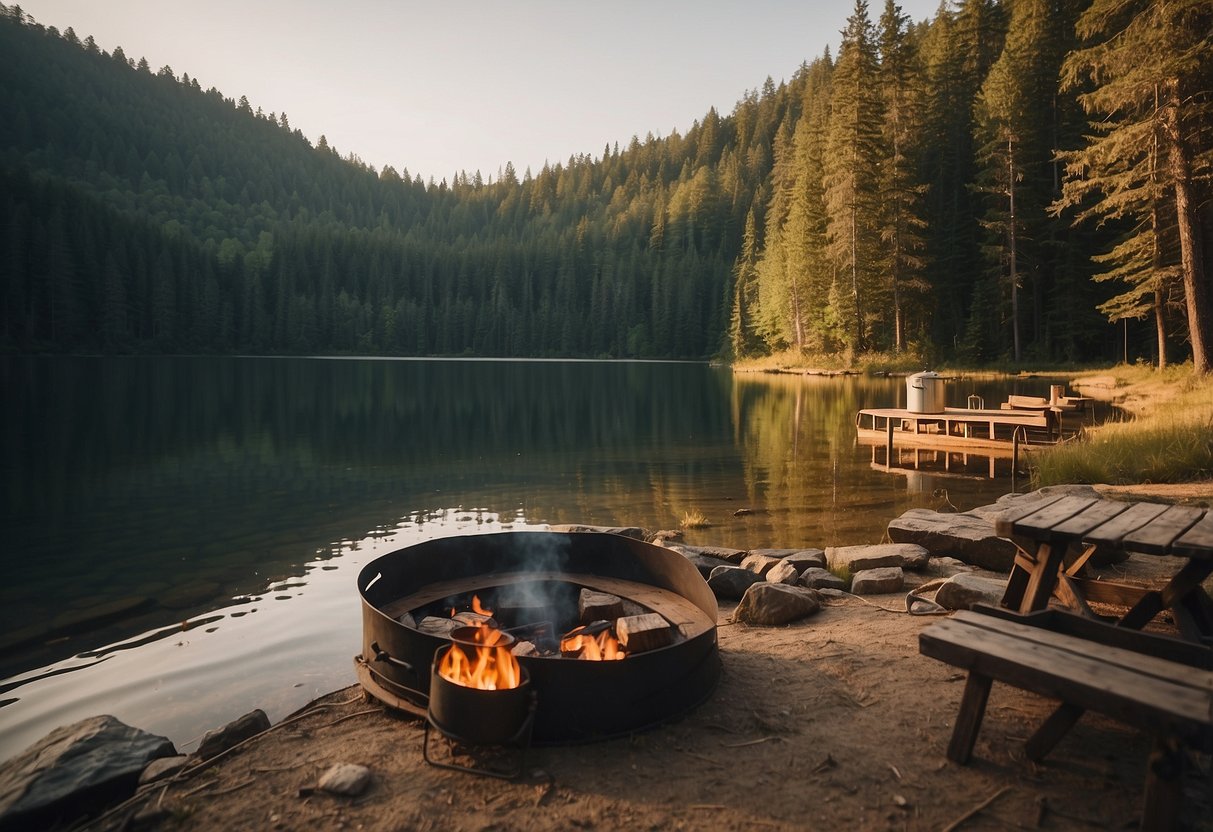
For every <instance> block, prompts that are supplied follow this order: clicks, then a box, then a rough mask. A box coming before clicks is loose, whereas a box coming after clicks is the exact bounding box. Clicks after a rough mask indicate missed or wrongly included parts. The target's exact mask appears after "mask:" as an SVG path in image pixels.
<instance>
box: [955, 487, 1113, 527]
mask: <svg viewBox="0 0 1213 832" xmlns="http://www.w3.org/2000/svg"><path fill="white" fill-rule="evenodd" d="M1101 496H1102V495H1100V493H1099V492H1098V491H1096V490H1095V489H1094V488H1092V487H1091V486H1089V485H1069V484H1067V485H1047V486H1045V487H1044V488H1038V489H1036V490H1035V491H1028V492H1026V493H1024V494H1003V495H1002V496H1001V497H999V498H998V500H996V501H995V502H993V503H991V504H989V505H985V506H978V507H977V508H974V509H969V511H967V512H965V513H966V514H971V515H974V516H976V517H981V518H983V519H985V520H989V521H990V523H991V524H992V523H993V522H994V520H995V519H996V518H997V517H998V515H1000V514H1002V513H1003V512H1004V511H1007V510H1009V509H1013V508H1019V507H1020V506H1027V505H1031V504H1032V503H1036V502H1041V501H1043V500H1048V499H1050V498H1053V497H1087V498H1089V499H1092V500H1097V499H1099V498H1100V497H1101Z"/></svg>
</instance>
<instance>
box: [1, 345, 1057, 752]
mask: <svg viewBox="0 0 1213 832" xmlns="http://www.w3.org/2000/svg"><path fill="white" fill-rule="evenodd" d="M1049 381H1050V380H1049V379H1045V378H1036V379H1023V380H1018V379H1017V380H1013V381H1000V382H992V381H966V380H957V381H952V382H951V383H949V385H948V393H947V395H948V403H949V404H952V405H963V404H964V403H965V401H966V399H967V397H968V396H969V395H971V394H977V395H981V396H983V397H984V399H985V401H986V403H987V405H989V406H997V402H999V401H1002V400H1003V399H1005V397H1006V395H1007V394H1009V393H1017V394H1022V395H1038V396H1046V395H1048V386H1049ZM0 382H2V384H3V389H4V390H5V391H6V396H5V406H4V407H3V408H0V426H2V427H3V430H2V432H0V437H2V440H0V441H2V442H3V451H2V454H0V465H2V468H0V489H2V490H3V495H2V497H3V499H2V500H0V507H2V508H0V511H2V512H3V514H2V515H0V531H2V533H3V540H4V546H3V555H2V565H3V569H4V576H5V578H4V582H3V586H2V588H0V678H3V681H2V682H0V759H5V758H8V757H11V756H13V755H14V754H16V753H17V752H19V751H20V750H21V749H22V748H23V747H25V746H26V745H27V744H29V743H30V742H32V741H33V740H35V739H37V738H38V737H40V736H42V735H43V734H45V733H46V732H47V731H49V730H51V729H52V728H54V727H56V726H57V725H60V724H64V723H67V722H71V721H74V720H77V719H80V718H83V717H85V716H90V715H93V714H98V713H111V714H114V715H115V716H117V717H119V718H120V719H122V720H124V721H126V722H128V723H130V724H133V725H137V726H139V727H141V728H145V729H148V730H151V731H155V732H157V733H162V734H165V735H167V736H168V737H170V738H171V739H172V740H174V742H176V743H177V744H178V746H179V747H183V748H184V749H186V750H188V749H190V748H192V745H193V744H194V743H196V741H197V739H198V738H199V737H200V735H201V734H202V733H203V732H204V731H206V730H208V729H210V728H212V727H215V726H218V725H220V724H223V723H224V722H227V721H229V720H231V719H233V718H235V717H237V716H239V715H240V714H242V713H245V712H246V711H249V710H251V709H253V708H255V707H261V708H263V709H265V710H266V711H267V713H268V714H269V715H270V717H271V719H273V720H277V719H280V718H281V717H283V716H285V715H286V714H288V713H289V712H291V711H292V710H294V709H296V708H298V707H300V706H302V705H303V704H305V703H306V702H308V701H309V700H310V699H312V698H314V697H316V696H318V695H320V694H322V693H325V692H328V691H330V690H333V689H336V688H339V687H342V686H344V685H347V684H350V683H352V682H353V681H354V675H353V663H352V659H353V656H354V655H355V654H356V653H357V652H358V651H359V650H360V645H361V618H360V607H359V603H360V602H359V596H358V592H357V588H356V586H355V583H354V581H355V577H356V575H357V572H358V570H359V568H360V567H361V566H362V565H363V564H365V563H366V562H367V561H368V560H371V559H373V558H375V557H377V556H378V555H380V554H383V553H386V552H389V551H392V550H394V549H397V548H400V547H402V546H407V545H410V544H412V543H416V542H419V541H422V540H426V539H430V538H433V537H437V536H443V535H459V534H469V533H477V532H485V531H495V530H501V529H530V528H544V527H545V526H546V525H547V524H557V523H586V524H595V525H609V526H616V525H628V526H641V527H644V528H646V529H650V530H658V529H669V528H675V527H677V526H678V525H679V523H680V522H681V520H682V517H683V515H684V514H685V513H688V512H699V513H702V514H703V515H704V516H705V517H706V518H707V520H708V521H709V523H710V524H711V525H710V526H708V527H706V528H701V529H694V530H691V531H688V532H687V541H688V542H691V543H699V544H710V545H721V546H733V547H737V548H759V547H774V548H788V547H809V546H814V547H823V548H824V547H825V546H829V545H834V544H849V543H864V542H878V541H879V540H880V539H881V537H882V535H883V534H884V529H885V526H886V524H887V523H888V521H889V520H891V519H892V518H894V517H896V516H897V515H899V514H900V513H901V512H903V511H905V510H906V509H908V508H911V507H918V506H926V507H938V506H940V505H943V504H944V503H951V504H952V505H955V506H956V507H958V508H960V509H962V510H963V509H967V508H971V507H973V506H975V505H980V504H983V503H988V502H992V501H993V500H994V499H996V498H997V497H998V496H999V495H1000V494H1003V493H1005V492H1007V491H1009V490H1010V482H1009V479H1007V476H1008V475H1009V464H1008V463H1007V462H1006V461H1002V462H1000V463H998V466H1000V467H997V468H996V469H995V474H996V475H997V477H996V478H994V479H991V478H990V477H989V476H988V472H989V460H988V459H983V458H974V459H971V460H969V461H968V464H967V465H966V464H964V461H963V460H954V461H953V463H952V464H951V465H950V466H949V467H950V468H951V470H950V471H949V472H946V475H945V472H942V471H934V472H932V471H926V470H922V469H918V470H916V469H914V468H913V467H912V466H906V467H903V468H901V469H900V470H897V471H895V472H890V471H888V470H886V469H885V467H884V466H883V465H881V464H874V463H873V459H874V456H873V451H872V449H871V448H867V447H863V446H860V445H858V444H857V442H856V435H855V429H854V416H855V412H856V411H857V410H858V409H859V408H862V407H875V406H898V405H902V406H904V403H905V381H904V379H900V378H894V379H882V378H867V377H858V376H848V377H836V378H825V377H815V376H807V377H801V376H790V375H779V376H773V375H764V374H740V375H734V374H733V373H732V372H731V371H730V370H729V369H727V368H717V367H712V366H709V365H707V364H703V363H688V362H594V361H494V360H470V359H469V360H436V359H425V360H420V359H419V360H411V359H404V360H391V359H361V358H351V359H325V358H231V357H222V358H218V357H198V358H186V357H133V358H109V357H107V358H87V357H82V358H65V357H53V358H52V357H11V356H10V357H4V358H0ZM880 453H881V454H883V449H881V450H880Z"/></svg>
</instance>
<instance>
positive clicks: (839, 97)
mask: <svg viewBox="0 0 1213 832" xmlns="http://www.w3.org/2000/svg"><path fill="white" fill-rule="evenodd" d="M875 39H876V33H875V28H874V27H873V25H872V22H871V20H870V19H869V18H868V4H867V2H866V0H856V2H855V10H854V12H853V13H852V14H851V16H850V17H849V18H847V27H846V29H844V30H843V33H842V45H841V47H840V49H839V52H838V62H837V63H836V64H835V67H834V77H833V84H832V92H831V97H830V110H831V112H830V126H829V134H828V136H827V142H826V144H827V153H826V164H825V176H824V183H825V201H826V206H827V208H828V212H829V220H828V223H827V228H826V234H827V237H828V240H829V247H828V252H829V255H830V258H831V260H832V261H833V265H834V268H835V270H836V272H837V274H838V275H839V276H840V284H841V285H842V286H843V287H844V292H845V294H846V295H847V296H848V300H847V302H846V303H845V305H844V307H843V308H842V309H840V310H838V311H839V314H840V317H841V320H842V321H843V328H842V333H841V335H842V339H843V342H844V344H845V345H846V346H847V347H848V348H850V349H852V350H856V351H864V350H867V349H868V348H869V347H870V346H871V340H870V330H871V326H870V324H871V323H873V322H874V319H875V318H876V317H877V316H878V314H879V311H880V304H881V298H880V297H879V291H878V268H879V248H880V239H879V236H880V231H879V227H878V225H877V222H876V216H877V214H878V204H879V182H878V179H877V177H878V172H879V161H880V157H881V155H882V148H881V142H880V130H881V125H882V123H883V118H882V110H883V107H882V104H881V101H880V87H879V84H878V79H877V72H878V66H877V59H876V43H875Z"/></svg>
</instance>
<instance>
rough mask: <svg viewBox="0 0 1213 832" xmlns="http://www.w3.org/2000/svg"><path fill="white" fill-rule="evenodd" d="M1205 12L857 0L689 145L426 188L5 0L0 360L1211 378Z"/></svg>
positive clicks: (996, 1) (1210, 119) (682, 141)
mask: <svg viewBox="0 0 1213 832" xmlns="http://www.w3.org/2000/svg"><path fill="white" fill-rule="evenodd" d="M1211 32H1213V6H1210V4H1209V3H1208V2H1207V0H1169V2H1166V3H1163V2H1161V0H960V2H959V3H958V4H956V5H955V6H954V7H953V6H951V5H949V4H947V3H945V4H944V5H942V6H941V8H940V10H939V12H938V13H937V15H936V17H935V18H934V19H933V20H930V21H923V22H919V23H914V22H911V21H910V20H909V19H908V18H907V17H906V16H905V15H904V14H903V13H902V12H901V10H900V8H899V7H898V6H897V5H896V4H895V3H894V2H893V0H887V2H886V3H885V5H884V6H883V8H882V9H881V10H880V14H879V16H875V17H874V16H873V14H872V13H870V12H869V9H868V6H867V3H866V2H864V0H857V2H856V4H855V7H854V10H853V13H852V15H851V17H850V18H849V20H848V23H847V27H846V29H845V30H844V32H843V33H842V39H841V43H840V45H839V47H838V49H837V50H835V51H834V52H831V51H827V52H826V53H825V54H823V55H821V56H820V57H818V58H816V59H814V60H812V61H811V62H808V63H806V64H805V65H803V66H802V67H801V68H800V69H799V71H798V72H797V73H796V74H795V76H794V77H793V78H792V79H791V80H789V81H787V82H785V83H781V84H779V85H776V84H775V83H774V82H772V81H771V80H770V79H768V80H767V81H766V83H765V84H763V85H762V87H761V89H755V90H753V91H749V92H746V93H745V95H744V97H743V98H742V99H741V100H740V101H738V102H737V103H736V105H735V106H734V107H733V109H732V111H731V112H730V113H729V114H727V115H721V114H720V113H719V112H717V110H715V109H711V110H709V111H708V112H707V113H706V114H705V115H704V116H703V118H702V119H700V120H699V121H697V122H696V123H695V124H694V125H692V127H691V128H690V129H688V130H687V131H686V132H685V133H684V134H680V133H677V132H675V133H673V134H671V135H669V136H665V137H655V136H653V135H649V136H647V137H645V138H644V139H643V140H642V139H640V138H639V137H633V138H632V139H631V141H630V142H628V143H627V145H626V146H623V147H621V146H620V145H618V144H612V145H608V146H606V147H605V148H604V149H603V150H602V153H601V155H600V156H590V155H584V154H583V155H575V156H571V157H570V158H569V159H568V160H567V161H565V162H561V163H555V164H548V165H545V166H544V167H543V169H542V170H540V171H538V172H532V171H530V170H527V171H525V172H524V173H522V174H521V175H520V174H519V172H518V171H516V170H514V168H513V167H512V165H510V164H506V165H505V166H504V168H502V169H500V170H498V171H497V172H495V174H493V175H490V176H488V177H487V178H486V177H484V176H482V174H481V173H480V172H476V173H474V174H468V173H466V172H457V173H455V174H454V175H453V176H452V177H451V179H450V180H446V179H444V180H442V181H441V182H434V181H432V180H431V181H429V182H423V181H422V180H421V179H420V177H415V176H412V175H410V174H409V172H408V170H407V169H405V170H401V171H397V170H395V169H394V168H392V167H385V168H384V169H382V170H378V171H377V170H375V168H374V167H372V166H370V165H367V164H365V163H363V162H362V161H361V160H360V159H359V158H358V156H357V155H356V154H355V153H352V152H347V153H345V154H342V153H340V152H339V151H338V150H337V149H336V148H334V147H331V146H330V145H329V144H328V142H327V141H326V140H325V138H324V136H321V137H320V138H319V139H318V141H317V142H316V143H315V144H314V145H313V144H312V142H311V141H309V139H308V138H307V137H305V136H304V135H303V134H302V132H300V131H299V130H295V129H292V127H291V125H290V122H289V120H288V117H287V114H286V113H273V112H271V113H265V112H262V111H261V110H260V109H257V110H255V111H254V110H253V108H252V107H251V106H250V104H249V102H248V101H247V100H246V99H244V98H240V99H239V100H233V99H231V98H226V97H224V95H223V93H221V92H220V91H218V90H216V89H213V88H211V89H206V90H204V89H203V88H202V86H201V84H200V83H199V82H198V80H197V79H195V78H190V77H189V75H188V73H182V74H180V75H178V74H177V73H176V72H175V71H174V70H173V69H172V68H171V67H168V66H165V67H162V68H160V69H153V68H152V67H150V66H148V64H147V62H146V61H145V60H142V59H134V58H132V57H128V56H127V55H125V54H124V53H123V51H122V49H121V48H120V47H116V48H114V50H113V52H112V53H107V52H105V51H104V50H102V49H101V48H100V47H99V46H98V45H97V44H96V43H95V42H94V40H93V39H92V37H84V38H83V39H82V38H80V37H79V36H78V35H77V34H76V33H75V32H74V31H73V30H72V29H67V30H66V31H64V32H59V31H57V30H56V29H55V28H53V27H46V26H43V25H41V24H38V23H37V22H36V21H34V20H32V19H31V18H30V17H29V16H28V15H26V14H24V13H23V12H22V11H21V9H20V7H16V6H13V7H6V6H4V5H2V4H0V54H3V55H4V56H5V57H4V60H3V61H0V116H2V117H0V349H5V350H8V351H59V352H83V351H102V352H256V353H366V354H373V353H382V354H396V355H484V356H590V357H594V356H602V357H692V358H703V357H709V356H720V357H725V358H731V357H738V356H747V355H756V354H763V353H768V352H775V351H780V350H788V349H792V350H800V351H802V352H805V353H827V352H828V353H836V354H844V355H859V354H862V353H868V352H873V351H879V352H889V353H902V354H908V355H919V356H923V357H927V358H942V357H953V358H957V359H960V360H964V361H970V362H983V361H997V360H1012V361H1018V360H1028V359H1032V360H1078V359H1102V360H1107V359H1113V358H1119V357H1120V355H1121V352H1122V350H1125V349H1126V346H1125V343H1124V342H1123V341H1122V338H1125V337H1129V338H1131V339H1132V342H1131V344H1130V345H1129V346H1128V347H1127V349H1128V351H1129V352H1130V353H1131V354H1132V355H1136V356H1144V357H1147V358H1150V359H1152V360H1162V361H1165V360H1166V358H1167V356H1168V353H1169V354H1170V355H1171V357H1172V358H1177V357H1185V358H1186V357H1188V356H1192V357H1194V359H1195V365H1196V368H1197V370H1198V371H1201V372H1207V371H1208V368H1209V361H1210V352H1209V351H1210V347H1211V345H1210V337H1213V315H1211V314H1210V308H1209V307H1210V303H1211V302H1213V298H1211V296H1213V288H1211V287H1210V271H1211V266H1210V264H1211V263H1213V204H1211V203H1210V198H1211V190H1213V189H1211V187H1210V184H1211V181H1210V175H1211V172H1213V93H1211V91H1210V87H1211V86H1213V84H1211V83H1210V79H1211V78H1213V35H1211V34H1210V33H1211ZM1122 319H1123V320H1125V321H1127V322H1131V323H1126V325H1125V326H1124V328H1122V327H1121V326H1120V325H1116V326H1113V325H1111V324H1110V322H1111V321H1119V320H1122Z"/></svg>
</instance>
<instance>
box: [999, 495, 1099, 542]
mask: <svg viewBox="0 0 1213 832" xmlns="http://www.w3.org/2000/svg"><path fill="white" fill-rule="evenodd" d="M1097 502H1098V500H1097V499H1095V498H1094V497H1062V498H1061V499H1060V500H1058V501H1057V502H1055V503H1050V504H1049V505H1047V506H1045V507H1044V508H1042V509H1040V511H1036V512H1033V513H1032V514H1029V515H1027V516H1026V517H1022V518H1020V519H1019V520H1016V521H1015V522H1014V523H1013V524H1012V527H1011V531H1012V533H1014V534H1018V535H1023V536H1024V537H1033V538H1045V537H1048V538H1050V539H1051V538H1053V537H1054V535H1053V527H1054V526H1056V525H1059V524H1061V523H1064V522H1065V521H1066V520H1069V519H1070V518H1072V517H1074V515H1076V514H1078V513H1079V512H1081V511H1082V510H1083V509H1085V508H1087V507H1088V506H1091V505H1094V504H1095V503H1097Z"/></svg>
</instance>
